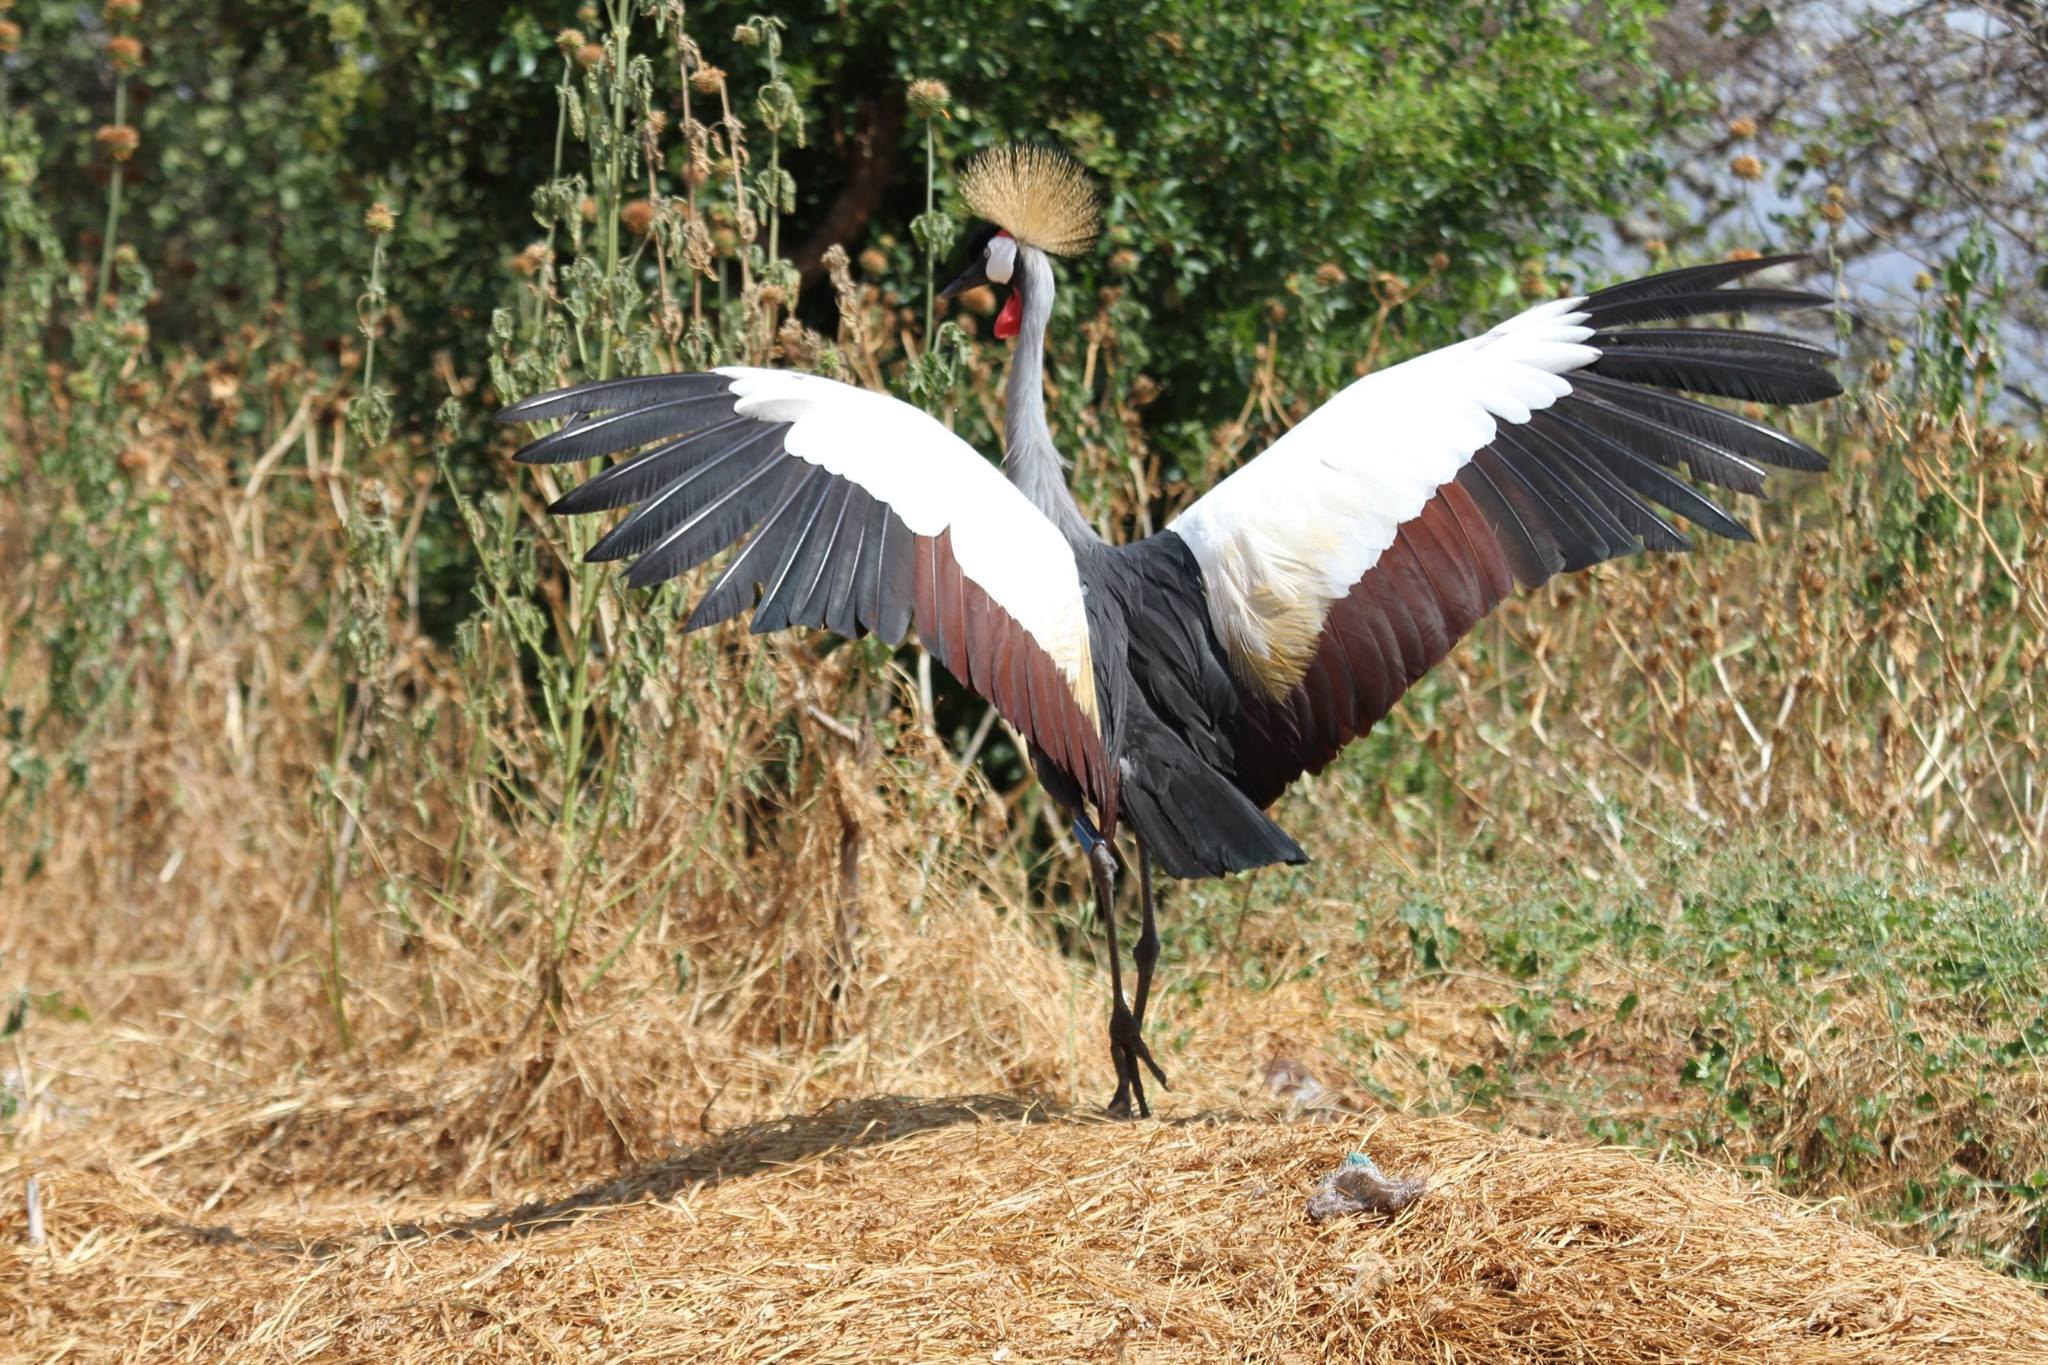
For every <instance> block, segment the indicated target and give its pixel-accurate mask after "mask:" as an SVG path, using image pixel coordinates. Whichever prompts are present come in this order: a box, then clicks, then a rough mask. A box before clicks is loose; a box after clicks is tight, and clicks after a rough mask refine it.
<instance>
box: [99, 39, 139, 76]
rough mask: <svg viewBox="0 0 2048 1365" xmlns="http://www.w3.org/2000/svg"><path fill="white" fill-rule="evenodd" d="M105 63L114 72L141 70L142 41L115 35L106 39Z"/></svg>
mask: <svg viewBox="0 0 2048 1365" xmlns="http://www.w3.org/2000/svg"><path fill="white" fill-rule="evenodd" d="M107 61H108V62H110V63H112V65H113V68H114V70H116V71H119V72H123V73H129V72H135V71H140V70H141V69H142V40H141V39H139V38H131V37H129V36H128V35H127V34H125V33H117V34H115V35H114V36H113V37H111V38H109V39H107Z"/></svg>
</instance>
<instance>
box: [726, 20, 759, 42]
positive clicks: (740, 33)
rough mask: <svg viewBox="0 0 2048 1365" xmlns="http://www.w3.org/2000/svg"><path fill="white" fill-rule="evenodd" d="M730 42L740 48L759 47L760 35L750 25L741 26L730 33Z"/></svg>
mask: <svg viewBox="0 0 2048 1365" xmlns="http://www.w3.org/2000/svg"><path fill="white" fill-rule="evenodd" d="M732 40H733V41H734V42H736V43H738V44H739V45H740V46H741V47H759V46H760V45H761V35H760V33H759V31H758V30H756V29H755V28H754V26H753V25H752V24H741V25H739V26H738V27H737V28H735V29H733V31H732Z"/></svg>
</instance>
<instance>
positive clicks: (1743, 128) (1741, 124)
mask: <svg viewBox="0 0 2048 1365" xmlns="http://www.w3.org/2000/svg"><path fill="white" fill-rule="evenodd" d="M1728 136H1730V137H1745V138H1746V137H1755V136H1756V120H1755V119H1753V118H1732V119H1729V120H1728Z"/></svg>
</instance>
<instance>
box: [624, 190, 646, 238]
mask: <svg viewBox="0 0 2048 1365" xmlns="http://www.w3.org/2000/svg"><path fill="white" fill-rule="evenodd" d="M619 221H620V222H622V223H624V224H625V225H626V231H628V232H630V233H632V234H633V235H634V236H635V237H645V236H646V235H647V229H648V228H650V227H652V226H654V205H653V204H652V203H650V202H649V201H647V200H645V199H632V200H628V201H627V202H626V204H625V206H624V207H622V208H621V209H620V210H619Z"/></svg>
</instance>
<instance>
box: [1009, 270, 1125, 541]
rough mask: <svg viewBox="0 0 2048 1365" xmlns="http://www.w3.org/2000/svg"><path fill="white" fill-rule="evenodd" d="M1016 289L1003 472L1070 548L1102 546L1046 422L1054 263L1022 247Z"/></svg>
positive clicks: (1015, 281) (1015, 277)
mask: <svg viewBox="0 0 2048 1365" xmlns="http://www.w3.org/2000/svg"><path fill="white" fill-rule="evenodd" d="M1012 286H1013V287H1014V288H1015V289H1016V290H1017V292H1018V294H1019V296H1020V297H1021V298H1022V300H1023V307H1024V320H1023V323H1022V325H1021V326H1020V327H1019V329H1018V331H1017V344H1016V347H1015V349H1014V350H1013V351H1012V352H1011V354H1010V381H1009V391H1008V399H1007V409H1006V412H1005V414H1004V418H1003V432H1004V435H1005V437H1006V438H1007V448H1006V449H1005V451H1004V452H1003V472H1004V473H1005V474H1008V475H1009V476H1010V482H1011V483H1014V484H1016V485H1017V487H1018V488H1020V489H1022V490H1023V492H1024V496H1025V497H1027V498H1029V499H1031V502H1032V504H1033V505H1034V506H1035V507H1037V508H1038V510H1039V511H1041V512H1043V513H1045V515H1046V517H1047V518H1048V519H1049V520H1050V521H1051V522H1052V524H1053V525H1054V526H1057V527H1059V529H1060V534H1061V535H1063V536H1065V537H1066V538H1067V543H1068V544H1069V545H1074V546H1077V547H1078V546H1081V545H1086V544H1096V543H1100V541H1101V539H1102V537H1101V536H1099V535H1097V534H1096V533H1095V528H1094V527H1093V526H1090V525H1089V524H1088V518H1086V517H1084V516H1082V515H1081V505H1080V504H1079V503H1077V502H1075V501H1074V494H1073V492H1072V490H1070V489H1069V488H1068V487H1067V475H1066V468H1065V466H1064V465H1063V464H1062V463H1061V461H1060V453H1059V451H1058V449H1057V448H1055V447H1054V445H1053V443H1052V428H1051V427H1050V426H1048V425H1047V424H1046V420H1045V325H1046V323H1047V322H1049V321H1050V320H1051V318H1052V290H1053V285H1052V262H1050V261H1048V260H1047V259H1046V256H1045V253H1044V252H1042V251H1040V250H1039V249H1038V248H1037V247H1033V246H1025V245H1024V244H1023V243H1021V242H1020V243H1018V244H1017V266H1016V274H1015V276H1013V278H1012Z"/></svg>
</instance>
